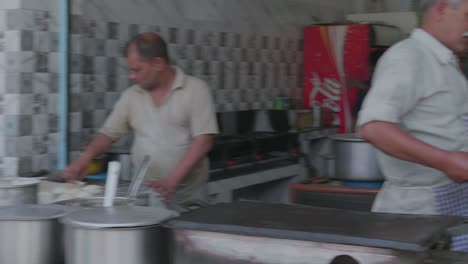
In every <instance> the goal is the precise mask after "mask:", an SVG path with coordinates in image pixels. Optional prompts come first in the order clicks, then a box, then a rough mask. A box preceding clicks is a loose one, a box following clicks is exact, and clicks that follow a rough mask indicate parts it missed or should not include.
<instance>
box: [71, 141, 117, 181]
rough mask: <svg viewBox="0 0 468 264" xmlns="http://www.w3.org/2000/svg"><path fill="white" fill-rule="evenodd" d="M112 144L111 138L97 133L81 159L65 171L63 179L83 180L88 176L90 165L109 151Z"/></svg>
mask: <svg viewBox="0 0 468 264" xmlns="http://www.w3.org/2000/svg"><path fill="white" fill-rule="evenodd" d="M112 143H113V141H112V139H111V138H110V137H108V136H107V135H105V134H102V133H97V134H96V135H95V136H94V138H93V140H92V141H91V143H90V144H89V145H88V146H87V147H86V149H85V150H84V151H83V153H82V154H81V155H80V157H79V158H78V159H77V160H75V161H74V162H73V163H71V164H70V165H69V166H68V167H67V168H66V169H65V171H64V172H63V177H64V178H65V179H67V180H69V181H74V180H82V179H83V178H84V177H85V176H86V173H87V169H88V164H89V163H90V162H91V160H92V159H93V158H95V157H96V156H99V155H101V154H102V153H104V152H106V151H107V150H109V149H110V148H111V147H112Z"/></svg>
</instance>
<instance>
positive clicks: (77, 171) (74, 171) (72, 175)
mask: <svg viewBox="0 0 468 264" xmlns="http://www.w3.org/2000/svg"><path fill="white" fill-rule="evenodd" d="M87 173H88V163H87V162H83V161H81V160H77V161H75V162H73V163H72V164H70V165H69V166H68V167H67V168H66V169H65V170H64V171H63V174H62V177H63V178H65V180H67V181H81V180H83V179H84V177H85V176H86V174H87Z"/></svg>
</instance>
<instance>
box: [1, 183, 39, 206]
mask: <svg viewBox="0 0 468 264" xmlns="http://www.w3.org/2000/svg"><path fill="white" fill-rule="evenodd" d="M39 182H40V181H39V180H37V179H28V178H19V177H17V178H3V179H0V206H10V205H20V204H36V203H37V190H38V184H39Z"/></svg>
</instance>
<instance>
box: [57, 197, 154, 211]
mask: <svg viewBox="0 0 468 264" xmlns="http://www.w3.org/2000/svg"><path fill="white" fill-rule="evenodd" d="M103 202H104V197H86V198H75V199H69V200H63V201H58V202H55V203H54V204H58V205H65V206H73V207H84V208H98V207H103ZM148 203H149V202H148V198H147V197H138V198H137V199H130V198H128V197H115V198H114V206H127V205H138V206H148Z"/></svg>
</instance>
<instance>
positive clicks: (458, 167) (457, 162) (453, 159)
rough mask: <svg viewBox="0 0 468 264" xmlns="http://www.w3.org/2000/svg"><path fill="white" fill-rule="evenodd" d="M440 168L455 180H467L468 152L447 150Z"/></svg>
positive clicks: (459, 181)
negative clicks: (444, 160) (442, 165)
mask: <svg viewBox="0 0 468 264" xmlns="http://www.w3.org/2000/svg"><path fill="white" fill-rule="evenodd" d="M442 170H443V172H444V173H445V174H446V175H447V176H449V177H450V178H451V179H452V180H454V181H455V182H458V183H461V182H465V181H468V152H449V153H448V155H447V157H446V162H445V165H444V167H443V168H442Z"/></svg>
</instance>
